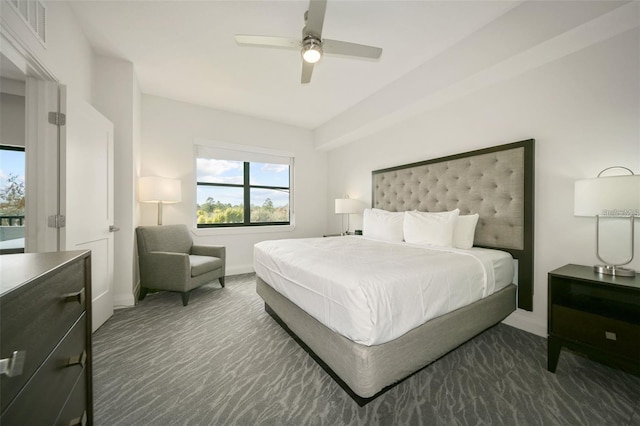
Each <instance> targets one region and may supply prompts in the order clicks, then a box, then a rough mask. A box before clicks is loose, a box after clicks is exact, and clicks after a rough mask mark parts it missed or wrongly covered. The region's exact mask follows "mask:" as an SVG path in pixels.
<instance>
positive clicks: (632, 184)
mask: <svg viewBox="0 0 640 426" xmlns="http://www.w3.org/2000/svg"><path fill="white" fill-rule="evenodd" d="M574 214H575V215H576V216H598V215H599V216H612V217H628V216H640V175H631V176H603V177H598V178H593V179H582V180H579V181H576V183H575V203H574Z"/></svg>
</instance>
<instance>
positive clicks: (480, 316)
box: [256, 277, 516, 406]
mask: <svg viewBox="0 0 640 426" xmlns="http://www.w3.org/2000/svg"><path fill="white" fill-rule="evenodd" d="M256 291H257V293H258V294H259V295H260V297H262V299H263V300H264V302H265V310H266V311H267V313H269V315H271V316H272V317H273V318H274V319H275V320H276V321H277V322H278V324H280V325H281V326H282V327H283V329H284V330H285V331H287V333H289V334H290V335H291V336H292V337H293V338H294V340H295V341H296V342H298V344H299V345H300V346H301V347H302V348H303V349H304V350H305V351H307V352H308V353H309V354H310V355H311V357H312V358H313V359H314V360H315V361H316V362H317V363H318V364H319V365H320V366H321V367H322V368H323V369H324V370H325V371H326V372H327V373H328V374H329V375H330V376H331V377H332V378H333V379H334V380H335V381H336V382H337V383H338V384H339V385H340V386H341V387H342V388H343V389H344V390H345V391H346V392H347V394H348V395H349V396H350V397H351V398H353V399H354V401H355V402H356V403H357V404H358V405H359V406H363V405H365V404H367V403H369V402H371V401H372V400H373V399H375V398H377V397H378V396H380V395H382V394H383V393H385V392H386V391H388V390H389V389H391V388H392V387H394V386H395V385H396V384H397V383H399V382H401V381H402V380H404V379H406V378H408V377H410V376H411V375H413V374H415V373H417V372H418V371H420V370H422V369H423V368H425V367H426V366H428V365H429V364H431V363H432V362H433V361H435V360H437V359H438V358H440V357H442V356H443V355H445V354H446V353H448V352H450V351H451V350H453V349H455V348H456V347H458V346H460V345H461V344H463V343H464V342H466V341H468V340H469V339H471V338H473V337H474V336H476V335H478V334H479V333H481V332H483V331H484V330H486V329H487V328H490V327H492V326H493V325H495V324H497V323H499V322H500V321H502V320H503V319H504V318H506V317H507V316H508V315H509V314H510V313H512V312H513V311H515V309H516V286H515V285H513V284H510V285H509V286H507V287H505V288H503V289H502V290H500V291H498V292H496V293H494V294H493V295H491V296H488V297H486V298H484V299H482V300H479V301H477V302H474V303H472V304H470V305H467V306H465V307H462V308H460V309H457V310H456V311H453V312H450V313H448V314H446V315H443V316H440V317H438V318H434V319H433V320H431V321H428V322H427V323H425V324H423V325H421V326H419V327H417V328H415V329H413V330H411V331H410V332H408V333H406V334H405V335H403V336H401V337H399V338H397V339H395V340H393V341H391V342H387V343H384V344H381V345H374V346H365V345H361V344H358V343H354V342H352V341H351V340H349V339H347V338H346V337H344V336H342V335H340V334H338V333H335V332H333V331H332V330H330V329H329V328H327V327H326V326H324V325H323V324H322V323H320V322H319V321H318V320H316V319H315V318H313V317H312V316H310V315H309V314H307V313H306V312H304V311H303V310H302V309H300V308H299V307H298V306H297V305H295V304H294V303H293V302H291V301H289V300H288V299H287V298H286V297H284V296H282V295H281V294H280V293H278V292H277V291H276V290H274V289H273V288H272V287H271V286H270V285H269V284H268V283H266V282H265V281H263V280H262V279H261V278H260V277H257V278H256Z"/></svg>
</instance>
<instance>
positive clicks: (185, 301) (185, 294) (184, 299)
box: [180, 291, 191, 306]
mask: <svg viewBox="0 0 640 426" xmlns="http://www.w3.org/2000/svg"><path fill="white" fill-rule="evenodd" d="M190 294H191V292H189V291H184V292H182V293H180V295H181V296H182V306H187V305H188V304H189V295H190Z"/></svg>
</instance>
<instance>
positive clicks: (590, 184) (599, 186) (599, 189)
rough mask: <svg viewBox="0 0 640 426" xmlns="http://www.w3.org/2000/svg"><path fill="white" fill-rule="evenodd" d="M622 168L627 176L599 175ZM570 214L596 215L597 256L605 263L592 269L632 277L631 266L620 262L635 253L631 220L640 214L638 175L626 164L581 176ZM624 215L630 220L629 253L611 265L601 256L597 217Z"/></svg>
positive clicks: (633, 272)
mask: <svg viewBox="0 0 640 426" xmlns="http://www.w3.org/2000/svg"><path fill="white" fill-rule="evenodd" d="M613 168H622V169H625V170H627V171H628V172H629V173H631V174H630V175H622V176H601V175H602V173H603V172H604V171H606V170H609V169H613ZM574 189H575V192H574V205H573V213H574V215H576V216H595V217H596V256H597V258H598V259H599V260H600V261H601V262H603V263H604V265H595V266H594V271H595V272H597V273H600V274H608V275H621V276H635V271H634V270H633V269H629V268H624V267H622V266H623V265H626V264H627V263H629V262H631V261H632V260H633V256H634V237H635V235H634V234H635V232H634V219H635V217H640V175H634V174H633V171H631V170H629V169H627V168H626V167H609V168H607V169H605V170H603V171H602V172H600V173H599V174H598V177H597V178H593V179H581V180H578V181H576V182H575V187H574ZM602 217H611V218H614V217H618V218H619V217H627V218H629V220H630V222H631V255H630V257H629V259H628V260H627V261H625V262H622V263H618V264H610V263H608V262H606V261H605V260H604V259H602V257H601V256H600V218H602Z"/></svg>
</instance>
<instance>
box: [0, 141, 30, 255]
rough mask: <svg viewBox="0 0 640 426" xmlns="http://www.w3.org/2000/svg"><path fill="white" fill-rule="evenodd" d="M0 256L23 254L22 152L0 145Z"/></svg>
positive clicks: (19, 149) (23, 172) (23, 197)
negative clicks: (0, 254)
mask: <svg viewBox="0 0 640 426" xmlns="http://www.w3.org/2000/svg"><path fill="white" fill-rule="evenodd" d="M0 165H2V166H1V169H0V253H2V254H5V253H18V252H23V251H24V226H25V220H24V216H25V151H24V147H17V146H9V145H0Z"/></svg>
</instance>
